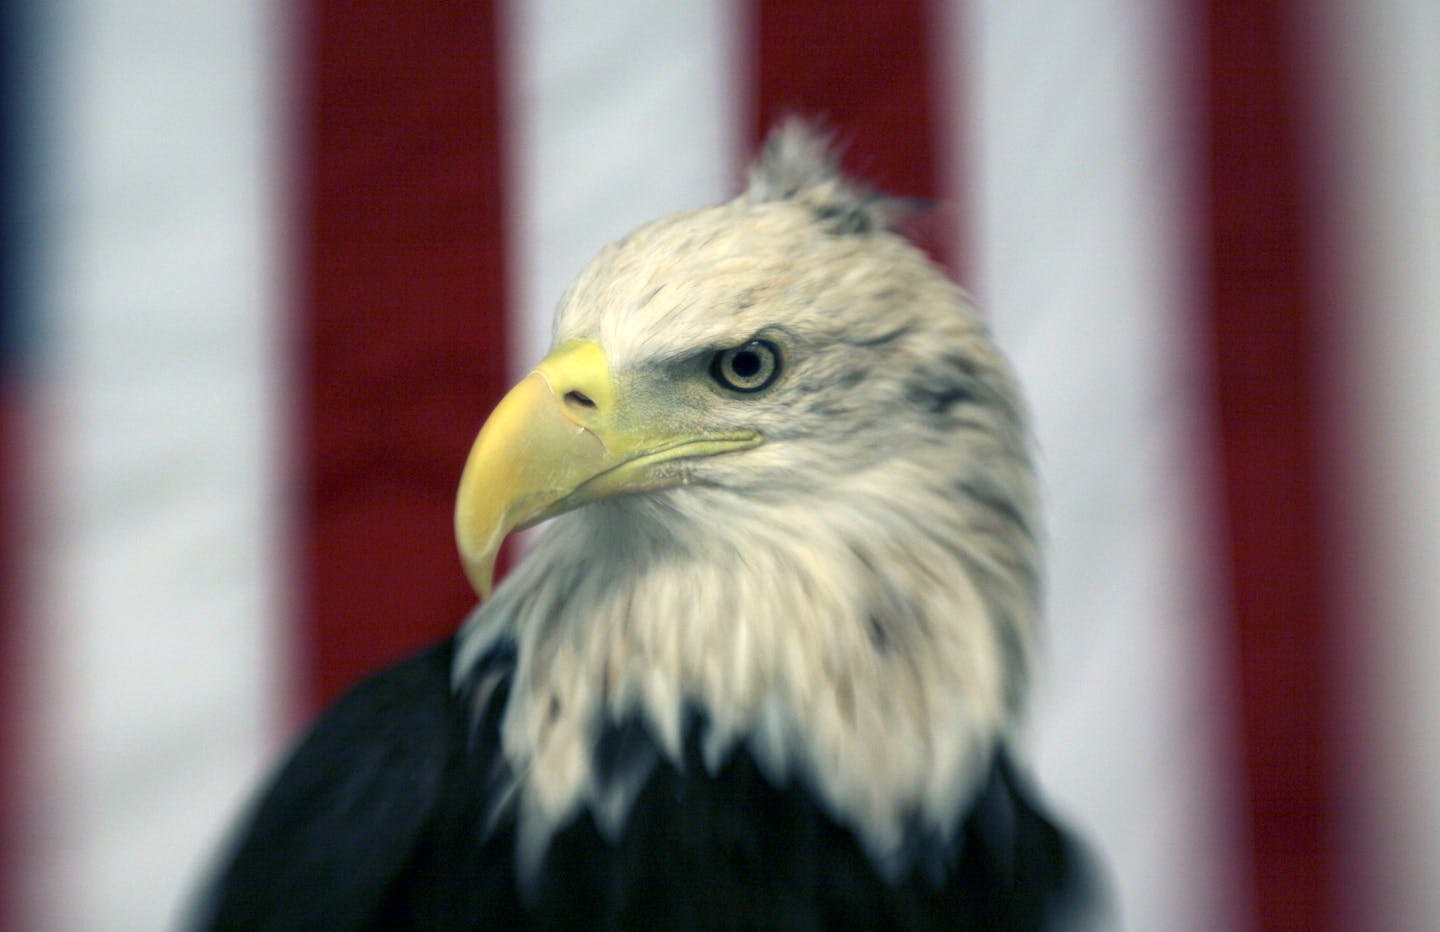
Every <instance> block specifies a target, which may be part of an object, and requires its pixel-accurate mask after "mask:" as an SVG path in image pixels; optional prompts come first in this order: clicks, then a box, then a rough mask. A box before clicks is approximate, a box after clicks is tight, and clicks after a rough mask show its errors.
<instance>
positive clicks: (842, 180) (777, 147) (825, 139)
mask: <svg viewBox="0 0 1440 932" xmlns="http://www.w3.org/2000/svg"><path fill="white" fill-rule="evenodd" d="M745 196H746V199H747V200H749V201H750V203H752V204H763V203H767V202H770V201H797V202H799V203H802V204H804V205H806V206H808V207H809V208H810V209H811V210H812V211H814V213H815V219H816V220H817V221H819V222H820V223H821V224H823V225H824V226H826V227H827V228H828V229H829V230H830V232H832V233H835V234H839V235H845V234H863V233H873V232H875V231H877V230H889V229H894V227H895V226H896V225H897V224H898V223H899V222H900V221H902V220H904V219H905V217H906V216H908V215H909V214H911V213H912V212H913V206H914V205H912V204H911V203H910V202H909V201H907V200H904V199H901V198H893V197H887V196H886V195H884V194H881V193H880V192H878V191H875V190H873V189H871V188H869V187H867V186H865V185H863V184H861V183H859V182H857V181H854V180H852V179H849V178H846V177H845V176H844V174H843V173H842V172H841V170H840V156H839V152H838V148H837V146H836V144H835V140H834V136H833V134H831V133H829V132H827V131H825V130H824V129H822V128H820V126H818V125H817V124H815V123H813V122H811V121H809V120H805V119H803V118H800V117H788V118H786V119H785V120H783V121H782V122H781V123H779V124H778V125H777V126H776V127H775V128H774V129H772V130H771V131H770V134H769V136H767V137H766V139H765V146H764V149H763V150H762V151H761V153H760V158H759V159H758V160H757V161H756V162H755V164H754V165H753V166H751V168H750V185H749V188H748V189H747V190H746V192H745Z"/></svg>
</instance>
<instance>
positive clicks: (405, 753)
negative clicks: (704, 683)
mask: <svg viewBox="0 0 1440 932" xmlns="http://www.w3.org/2000/svg"><path fill="white" fill-rule="evenodd" d="M452 654H453V646H452V642H450V641H446V642H445V643H443V644H441V645H439V646H437V647H435V648H432V649H430V650H428V651H426V652H425V653H423V654H420V655H418V656H416V657H414V658H412V659H411V660H409V661H407V662H405V663H402V664H400V665H399V666H396V667H394V668H392V669H390V670H388V671H386V672H383V673H381V674H379V675H376V676H374V677H372V678H371V679H369V680H368V681H366V682H364V683H362V684H360V685H359V686H357V687H356V688H354V689H353V690H351V692H350V693H349V694H348V695H346V696H345V697H344V698H343V699H342V700H341V701H340V702H339V703H337V704H336V706H335V707H334V708H333V709H332V710H331V711H330V712H329V713H328V714H326V715H325V716H324V717H323V718H322V719H321V720H320V722H319V723H318V724H317V725H316V726H315V728H314V730H313V731H312V732H311V734H310V735H309V737H308V738H307V739H306V740H305V741H304V743H302V744H301V745H300V747H299V748H298V749H297V750H296V751H295V752H294V753H293V755H292V756H291V757H290V759H289V760H288V761H287V762H286V763H285V765H284V766H283V767H282V768H281V769H280V771H279V772H278V773H277V775H276V777H275V778H274V780H273V781H272V782H271V784H270V786H269V788H268V789H267V790H266V791H265V792H264V794H263V795H262V797H261V799H260V801H259V803H258V805H257V806H256V808H255V809H254V811H253V812H252V813H251V814H250V816H249V819H248V820H247V828H246V831H245V834H244V835H243V836H242V837H239V838H237V839H236V841H235V845H234V847H233V849H232V850H231V851H230V853H229V855H228V857H227V861H226V864H225V866H224V867H223V869H222V871H221V872H220V873H219V874H218V876H217V878H216V880H215V882H214V885H213V888H212V890H211V891H210V894H209V896H208V897H207V898H206V902H205V904H204V907H203V915H202V916H200V917H199V919H198V921H197V922H196V927H197V928H203V929H214V930H221V929H236V930H239V929H245V930H265V929H320V928H324V929H331V930H344V929H392V928H417V929H495V928H520V927H532V928H576V929H706V928H717V929H730V928H736V929H741V928H744V929H831V928H886V929H928V928H952V929H1007V930H1023V929H1051V928H1071V927H1073V925H1074V924H1075V923H1077V922H1079V921H1080V920H1081V919H1082V917H1083V916H1084V915H1085V914H1086V910H1087V903H1088V900H1089V898H1090V891H1091V888H1092V884H1091V882H1090V879H1089V877H1088V874H1089V871H1090V866H1089V862H1088V860H1087V858H1086V856H1085V855H1084V853H1083V851H1082V849H1081V847H1080V846H1079V845H1078V844H1077V842H1076V841H1075V840H1074V839H1073V838H1072V837H1070V835H1069V834H1068V833H1067V832H1066V831H1065V830H1064V829H1063V828H1061V827H1059V826H1058V825H1057V824H1056V823H1055V821H1054V820H1053V819H1052V818H1051V816H1050V815H1049V814H1048V813H1046V812H1045V810H1044V809H1043V807H1042V806H1040V804H1039V803H1038V802H1037V801H1036V799H1035V797H1034V795H1033V794H1032V792H1031V790H1030V788H1029V787H1028V786H1027V784H1026V782H1025V780H1024V779H1023V778H1022V777H1021V775H1020V774H1019V773H1018V772H1017V770H1016V767H1015V765H1014V764H1013V763H1012V761H1011V760H1010V758H1009V756H1008V755H1007V754H1006V753H1005V752H1004V751H1003V750H1002V751H1000V752H999V753H997V755H996V758H995V760H994V762H993V764H992V766H991V768H990V773H989V776H988V778H987V779H985V780H984V781H982V783H981V787H980V789H979V791H978V793H977V796H976V798H975V800H974V802H973V803H972V805H970V806H969V807H968V809H967V810H966V812H965V814H964V815H963V816H962V817H961V822H962V823H963V825H962V827H961V828H960V829H959V830H958V831H957V832H956V833H955V835H954V840H953V842H952V843H950V844H948V845H943V846H942V845H936V844H934V843H933V842H932V843H931V848H932V850H928V851H917V856H916V857H915V858H914V859H913V864H914V866H913V869H912V870H910V871H909V872H908V873H907V874H906V876H904V877H902V878H901V879H900V880H899V881H898V882H897V883H894V884H891V883H888V882H887V881H885V880H884V879H882V878H881V877H880V875H879V874H878V873H876V871H875V869H874V867H873V866H872V865H871V863H870V861H869V859H868V858H867V857H866V855H865V854H864V853H863V851H862V850H861V849H860V847H859V846H858V845H857V843H856V839H855V837H854V836H853V835H852V834H851V833H850V832H848V831H847V830H845V829H844V828H843V827H841V826H840V825H839V824H837V823H836V822H835V821H834V820H833V819H832V818H831V817H830V816H829V815H828V814H827V813H826V812H825V811H824V809H823V808H822V807H821V806H820V805H818V804H817V802H816V801H815V797H814V796H813V795H812V794H811V793H810V792H808V790H807V788H806V787H805V786H804V785H803V784H802V783H801V782H800V781H798V780H795V781H791V782H790V783H789V784H787V785H785V786H772V785H771V784H770V782H769V781H768V780H767V779H766V778H765V776H763V775H762V773H761V772H760V770H759V769H758V768H757V767H756V765H755V764H754V762H753V761H752V760H750V758H749V756H748V755H747V754H746V753H745V752H744V751H743V750H740V751H737V752H735V753H733V754H732V755H731V756H730V757H729V758H728V759H727V760H726V761H725V762H724V763H723V764H722V766H721V767H720V769H719V771H718V772H717V773H715V774H714V775H711V774H710V773H709V772H708V771H707V769H706V768H705V765H704V763H703V761H702V756H701V754H700V748H699V737H700V735H701V734H702V732H703V729H704V727H705V723H704V721H703V716H702V715H700V713H698V712H697V713H695V714H693V715H692V716H690V720H689V722H688V724H687V727H686V734H687V738H686V749H685V755H684V763H683V766H681V767H678V768H677V767H674V766H672V765H670V764H669V763H667V762H664V759H663V756H660V755H656V754H654V750H655V749H654V748H653V747H650V748H648V749H646V750H648V751H650V753H651V755H652V756H653V759H655V760H656V761H657V764H656V766H655V767H654V769H653V771H652V773H651V775H650V777H649V779H648V781H646V783H645V785H644V789H643V790H642V792H641V794H640V796H639V798H638V799H637V800H636V802H635V804H634V806H633V808H632V810H631V812H630V815H629V819H628V821H627V823H626V825H627V827H626V829H625V830H624V831H623V833H622V835H621V838H620V840H619V842H618V844H611V843H610V842H608V841H607V840H605V839H604V838H603V837H602V836H601V834H600V833H599V831H598V830H597V828H596V826H595V823H594V821H593V820H592V819H591V817H590V816H589V814H588V813H584V812H582V813H581V814H580V815H578V816H577V817H576V819H575V821H574V822H573V823H572V824H571V825H569V826H568V827H566V828H565V829H563V830H561V831H560V832H559V833H558V834H557V835H556V836H555V837H554V839H553V840H552V841H551V844H550V845H549V848H548V849H547V852H546V854H545V857H544V861H543V862H542V865H541V868H540V871H539V874H538V876H537V877H536V878H534V880H533V881H532V882H531V884H530V885H529V886H528V887H525V888H524V889H523V892H522V884H521V883H520V882H519V881H518V879H517V876H516V858H515V850H516V847H515V837H514V834H515V830H516V826H515V818H514V813H513V811H510V810H508V809H505V808H503V807H502V808H501V809H500V810H499V811H498V812H497V810H496V804H497V800H496V799H495V793H496V792H497V791H499V792H503V790H504V787H505V786H507V785H508V783H509V781H508V780H507V779H504V778H503V774H502V773H501V772H502V771H503V770H504V768H505V766H506V765H505V763H504V761H503V758H502V755H501V754H500V753H499V736H498V730H499V725H500V713H501V710H502V709H503V707H504V700H505V697H506V693H507V692H508V688H509V674H510V669H511V666H512V664H513V653H512V652H510V651H509V650H508V649H503V648H502V649H497V650H492V652H491V653H490V654H489V655H488V656H487V657H486V658H485V659H484V660H483V661H482V662H481V663H480V664H479V665H478V666H477V668H476V669H475V671H474V672H473V675H472V676H471V678H470V680H469V683H470V689H473V688H476V687H477V686H478V684H481V683H483V684H484V688H486V689H490V690H493V694H492V695H491V696H490V697H489V699H488V701H486V702H484V703H483V704H482V707H483V711H482V713H481V715H480V717H479V719H478V720H476V719H475V718H474V716H473V715H472V712H471V709H472V708H473V705H472V703H471V701H470V700H471V698H472V697H471V696H470V695H469V694H468V692H469V691H468V690H467V689H462V690H460V691H458V692H457V691H455V690H452V688H451V679H450V670H451V662H452ZM604 740H610V741H618V742H622V743H624V742H648V741H649V738H648V735H647V733H646V732H645V729H644V728H643V726H639V725H638V724H636V723H634V722H627V723H612V724H611V727H610V729H609V730H608V731H607V733H606V736H605V739H604ZM638 750H640V749H639V748H637V747H635V746H634V745H633V744H632V745H630V746H628V747H625V748H623V750H622V751H621V753H620V754H619V758H620V759H624V760H632V759H634V758H635V757H636V756H637V753H636V752H637V751H638ZM497 776H500V777H501V778H500V779H497ZM916 844H917V846H920V847H925V845H926V841H925V840H924V839H919V838H917V840H916Z"/></svg>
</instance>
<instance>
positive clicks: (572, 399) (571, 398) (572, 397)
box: [565, 391, 595, 411]
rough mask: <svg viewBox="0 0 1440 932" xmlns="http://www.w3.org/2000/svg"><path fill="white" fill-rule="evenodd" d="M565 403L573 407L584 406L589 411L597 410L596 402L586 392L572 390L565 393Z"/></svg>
mask: <svg viewBox="0 0 1440 932" xmlns="http://www.w3.org/2000/svg"><path fill="white" fill-rule="evenodd" d="M565 403H566V404H567V405H569V406H571V407H572V408H584V409H585V410H587V411H593V410H595V402H593V401H591V400H590V396H589V395H587V394H585V393H584V392H575V391H570V392H566V393H565Z"/></svg>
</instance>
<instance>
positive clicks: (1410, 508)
mask: <svg viewBox="0 0 1440 932" xmlns="http://www.w3.org/2000/svg"><path fill="white" fill-rule="evenodd" d="M1336 9H1337V10H1342V11H1345V12H1344V13H1343V14H1342V13H1334V12H1332V14H1331V16H1332V18H1331V19H1330V21H1329V27H1330V29H1329V35H1330V43H1329V48H1328V51H1329V52H1330V53H1331V54H1332V55H1334V56H1336V57H1337V58H1338V60H1339V63H1340V66H1341V67H1340V71H1339V73H1338V74H1337V75H1335V79H1336V80H1335V84H1334V86H1333V87H1332V89H1331V90H1332V92H1333V93H1335V95H1336V99H1338V100H1339V101H1340V102H1341V104H1342V108H1343V110H1344V112H1343V114H1341V115H1340V118H1339V119H1338V120H1337V122H1336V124H1335V126H1336V128H1337V129H1338V130H1339V131H1340V133H1341V134H1342V141H1343V143H1344V144H1345V146H1346V152H1345V154H1344V159H1343V163H1344V169H1345V171H1346V173H1347V175H1348V177H1342V178H1341V179H1340V180H1341V181H1342V182H1343V183H1344V184H1343V188H1348V189H1349V191H1348V193H1349V196H1350V197H1351V201H1350V203H1349V204H1348V211H1347V212H1346V216H1345V220H1346V221H1347V224H1348V225H1349V228H1350V229H1349V233H1350V237H1351V238H1349V239H1347V240H1344V241H1342V242H1339V243H1335V244H1333V245H1334V246H1335V248H1334V249H1332V250H1331V253H1330V257H1331V258H1332V260H1333V265H1334V267H1335V268H1336V269H1337V271H1338V277H1339V278H1340V279H1341V283H1342V284H1345V285H1348V288H1347V290H1346V291H1344V292H1342V294H1343V296H1344V297H1343V298H1342V299H1341V300H1340V301H1339V302H1338V303H1339V305H1340V307H1342V308H1343V309H1344V313H1343V314H1342V316H1341V318H1340V320H1338V321H1337V322H1336V323H1338V324H1339V326H1340V328H1341V332H1340V333H1338V334H1337V340H1336V348H1337V349H1339V350H1340V351H1341V352H1343V353H1345V354H1346V355H1347V356H1348V357H1349V359H1348V362H1349V364H1350V366H1351V372H1350V374H1351V376H1352V378H1351V379H1349V380H1347V381H1346V383H1345V385H1346V387H1347V389H1348V391H1349V392H1350V394H1348V395H1347V396H1346V398H1345V399H1344V400H1345V401H1346V402H1348V404H1349V406H1350V407H1349V414H1350V416H1349V418H1348V419H1347V421H1346V426H1348V427H1351V428H1353V429H1355V430H1356V432H1357V436H1356V437H1355V438H1354V439H1356V440H1358V441H1360V446H1361V449H1360V451H1359V455H1358V457H1356V458H1355V459H1354V460H1352V461H1351V463H1350V466H1351V471H1350V478H1351V479H1352V480H1353V481H1352V482H1351V483H1350V485H1349V488H1348V490H1347V491H1349V492H1350V493H1352V495H1353V496H1354V498H1353V500H1352V501H1350V502H1348V503H1347V504H1348V506H1349V507H1351V508H1353V509H1354V511H1353V512H1352V516H1354V517H1357V518H1359V519H1360V521H1361V527H1360V539H1359V540H1357V541H1354V542H1353V543H1354V544H1356V548H1357V549H1356V551H1355V552H1354V553H1352V554H1348V555H1347V556H1350V557H1352V558H1355V559H1357V560H1358V561H1359V562H1360V566H1359V567H1358V568H1357V572H1356V573H1355V576H1353V577H1352V578H1356V579H1361V580H1364V582H1365V588H1364V589H1363V590H1362V591H1361V592H1358V593H1356V594H1357V595H1358V596H1359V599H1358V601H1357V602H1356V603H1355V604H1354V605H1353V606H1352V608H1353V613H1352V617H1353V619H1354V623H1355V625H1356V627H1357V630H1356V631H1355V633H1354V636H1355V637H1356V638H1360V639H1363V640H1360V641H1359V642H1358V644H1357V646H1359V647H1360V648H1361V649H1360V650H1359V651H1357V652H1354V653H1350V654H1347V657H1346V659H1347V661H1350V662H1352V663H1353V664H1354V665H1356V666H1358V667H1361V668H1362V677H1361V682H1362V686H1363V687H1364V688H1365V689H1366V690H1367V692H1366V695H1365V697H1364V702H1365V705H1364V706H1363V708H1362V709H1361V710H1360V714H1359V716H1358V719H1357V721H1358V722H1359V723H1360V724H1359V725H1358V727H1356V729H1355V731H1354V733H1353V734H1352V735H1350V736H1349V737H1350V738H1352V739H1354V740H1355V741H1356V742H1357V746H1356V748H1355V750H1356V751H1357V752H1359V754H1360V755H1361V756H1360V759H1358V760H1355V761H1353V762H1352V765H1353V768H1354V769H1353V772H1352V778H1353V779H1354V780H1355V781H1356V785H1357V786H1358V788H1359V789H1361V790H1362V791H1364V792H1366V793H1367V795H1368V798H1367V799H1366V800H1365V806H1366V809H1365V810H1363V811H1362V812H1360V813H1358V818H1357V819H1356V820H1355V824H1356V825H1358V826H1360V834H1359V836H1358V837H1356V838H1354V839H1352V841H1353V842H1354V845H1355V847H1354V848H1352V849H1350V850H1356V851H1359V852H1361V853H1360V855H1359V859H1360V862H1361V864H1360V865H1356V866H1363V867H1365V868H1368V870H1369V871H1370V873H1369V875H1368V876H1367V877H1365V879H1364V882H1363V883H1362V884H1361V885H1360V886H1361V889H1362V891H1363V893H1364V895H1365V896H1366V901H1365V902H1364V903H1363V904H1361V905H1362V907H1363V908H1365V909H1366V917H1365V922H1364V924H1366V925H1369V926H1370V927H1372V928H1385V929H1434V928H1440V728H1437V727H1436V710H1437V709H1440V676H1437V671H1440V625H1437V623H1436V622H1437V612H1436V610H1437V607H1440V572H1437V571H1436V570H1437V561H1436V556H1437V546H1436V535H1437V532H1440V365H1437V362H1440V6H1437V5H1436V4H1435V3H1434V2H1433V0H1376V2H1373V3H1366V4H1341V5H1339V6H1338V7H1337V8H1336ZM1343 188H1342V189H1343Z"/></svg>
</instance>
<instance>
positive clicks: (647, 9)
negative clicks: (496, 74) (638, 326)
mask: <svg viewBox="0 0 1440 932" xmlns="http://www.w3.org/2000/svg"><path fill="white" fill-rule="evenodd" d="M505 7H506V13H507V23H506V33H507V34H508V36H509V38H510V41H509V43H508V47H509V48H510V49H511V50H512V51H511V55H512V56H513V57H514V61H513V62H512V63H511V72H510V76H509V77H510V80H509V87H510V89H511V92H512V97H511V100H510V106H509V108H508V114H509V117H510V129H511V133H512V138H513V139H514V140H516V142H515V143H514V144H513V145H512V147H511V150H510V156H511V157H510V160H509V175H508V179H507V180H508V181H509V189H508V191H509V193H510V195H511V197H510V208H511V222H510V226H509V229H510V232H511V237H512V239H511V243H512V246H511V248H510V250H509V253H510V261H511V269H512V270H513V278H512V281H513V283H514V284H513V288H512V292H513V294H514V295H515V297H516V302H515V306H516V308H517V315H516V317H515V318H514V323H515V327H514V336H513V338H512V340H511V346H512V353H511V359H512V360H513V365H514V367H515V372H516V374H517V375H518V374H520V373H522V372H524V371H527V370H528V369H529V367H531V366H533V365H534V364H535V362H536V361H538V360H539V359H540V357H541V356H542V355H544V352H545V349H546V347H547V346H548V345H549V342H550V321H551V317H552V316H553V314H554V310H555V304H556V302H557V301H558V300H559V298H560V295H561V294H562V293H563V291H564V289H565V287H566V286H567V285H568V284H569V283H570V280H571V279H573V278H574V277H575V275H576V274H577V273H578V272H579V271H580V269H581V268H583V267H584V265H585V264H586V263H587V262H589V261H590V259H591V258H592V257H593V256H594V255H595V253H596V252H597V251H598V250H599V249H600V247H602V246H604V245H605V244H606V243H609V242H610V241H611V240H614V239H616V238H618V237H620V236H622V235H624V234H625V233H628V232H629V231H630V230H632V229H634V228H635V227H637V226H639V225H640V224H642V223H644V222H646V221H648V220H653V219H655V218H657V217H661V216H664V215H666V214H669V213H673V212H675V211H677V210H682V209H686V208H693V207H700V206H703V205H705V204H710V203H714V202H716V201H718V200H720V199H722V198H724V197H726V196H728V195H730V194H733V193H734V192H735V190H736V189H737V185H736V184H735V178H736V175H735V171H734V165H733V156H734V153H735V152H737V151H738V149H737V147H736V146H735V145H734V140H733V136H732V132H733V128H734V127H735V126H736V125H737V123H738V121H737V119H736V118H735V111H736V106H735V103H734V98H733V94H734V90H735V86H734V81H733V79H732V70H733V69H732V65H733V63H734V60H735V55H734V54H732V50H731V44H732V41H733V39H732V24H731V23H730V21H729V15H730V13H731V12H733V8H732V7H730V6H729V5H727V4H725V3H723V2H722V0H701V2H694V3H666V4H657V3H652V2H648V0H614V2H609V3H601V4H597V3H585V2H581V0H509V2H508V3H506V4H505Z"/></svg>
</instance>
